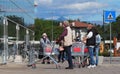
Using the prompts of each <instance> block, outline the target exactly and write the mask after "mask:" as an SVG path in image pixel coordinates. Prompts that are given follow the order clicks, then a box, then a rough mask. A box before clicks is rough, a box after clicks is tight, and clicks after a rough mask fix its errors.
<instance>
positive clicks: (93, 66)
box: [87, 65, 96, 69]
mask: <svg viewBox="0 0 120 74" xmlns="http://www.w3.org/2000/svg"><path fill="white" fill-rule="evenodd" d="M95 67H96V65H89V66H88V67H87V68H89V69H90V68H95Z"/></svg>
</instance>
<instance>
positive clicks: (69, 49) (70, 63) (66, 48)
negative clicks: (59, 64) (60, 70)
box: [65, 46, 73, 69]
mask: <svg viewBox="0 0 120 74" xmlns="http://www.w3.org/2000/svg"><path fill="white" fill-rule="evenodd" d="M65 52H66V54H67V57H68V64H69V66H68V67H67V68H66V69H70V68H71V69H73V63H72V56H71V46H66V47H65Z"/></svg>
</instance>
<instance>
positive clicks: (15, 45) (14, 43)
mask: <svg viewBox="0 0 120 74" xmlns="http://www.w3.org/2000/svg"><path fill="white" fill-rule="evenodd" d="M16 54H17V44H16V42H13V47H12V55H13V60H12V62H14V60H15V56H16Z"/></svg>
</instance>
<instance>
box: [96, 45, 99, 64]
mask: <svg viewBox="0 0 120 74" xmlns="http://www.w3.org/2000/svg"><path fill="white" fill-rule="evenodd" d="M95 52H96V62H95V64H96V65H98V61H99V57H98V56H99V46H96V47H95Z"/></svg>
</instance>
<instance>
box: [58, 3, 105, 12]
mask: <svg viewBox="0 0 120 74" xmlns="http://www.w3.org/2000/svg"><path fill="white" fill-rule="evenodd" d="M103 6H105V5H104V4H100V3H97V2H84V3H74V4H69V5H64V6H61V7H58V8H61V9H74V10H76V9H77V10H87V9H93V8H101V7H103Z"/></svg>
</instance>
